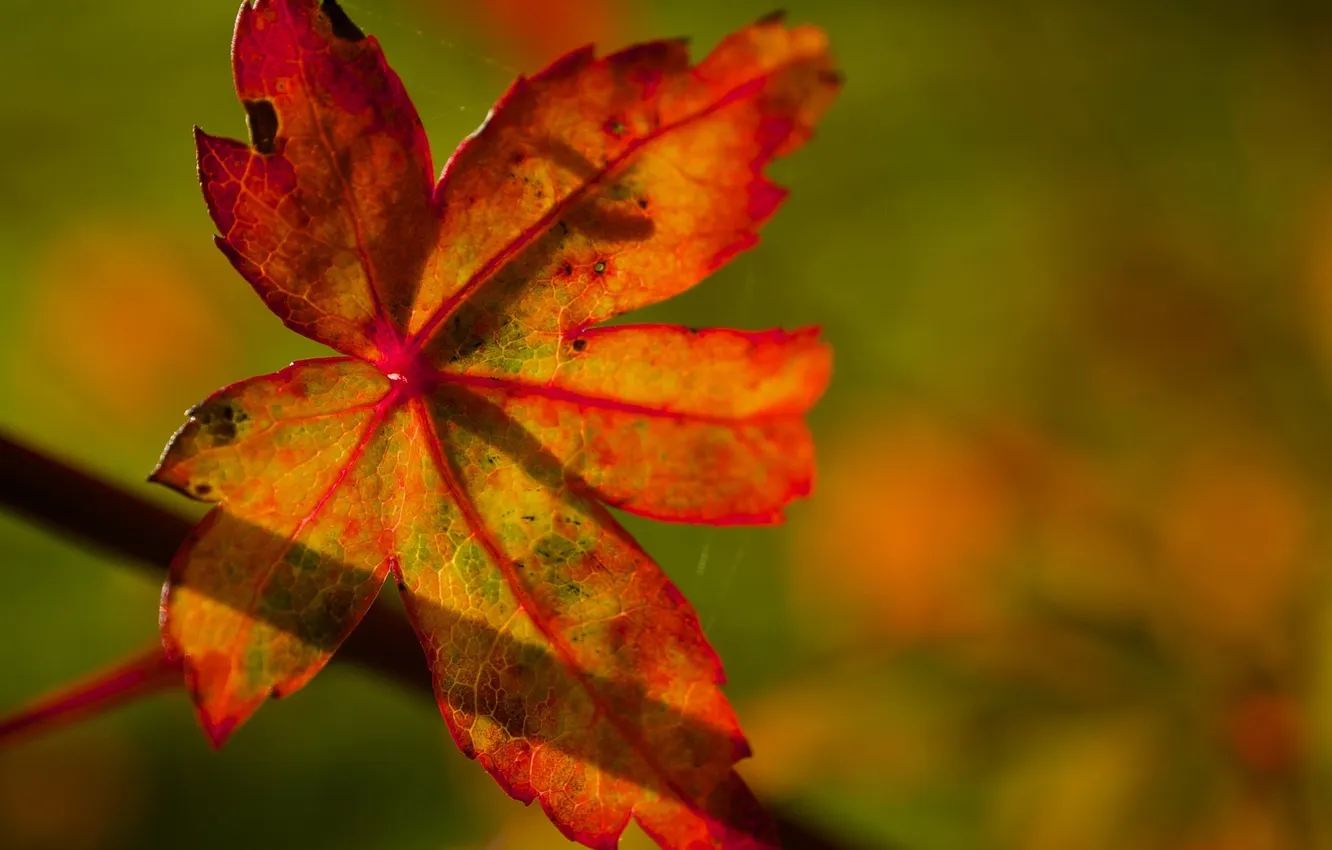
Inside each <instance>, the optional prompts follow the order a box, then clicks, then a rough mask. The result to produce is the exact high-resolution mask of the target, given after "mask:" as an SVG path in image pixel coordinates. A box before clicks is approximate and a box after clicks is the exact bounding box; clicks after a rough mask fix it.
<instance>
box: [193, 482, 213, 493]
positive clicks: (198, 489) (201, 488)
mask: <svg viewBox="0 0 1332 850" xmlns="http://www.w3.org/2000/svg"><path fill="white" fill-rule="evenodd" d="M211 492H213V485H211V484H195V485H194V495H196V496H207V495H208V494H209V493H211Z"/></svg>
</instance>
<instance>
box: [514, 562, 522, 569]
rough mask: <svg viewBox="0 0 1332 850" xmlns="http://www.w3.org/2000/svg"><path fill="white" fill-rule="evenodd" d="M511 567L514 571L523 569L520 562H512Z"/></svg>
mask: <svg viewBox="0 0 1332 850" xmlns="http://www.w3.org/2000/svg"><path fill="white" fill-rule="evenodd" d="M513 566H514V569H518V570H521V569H523V562H522V561H514V562H513Z"/></svg>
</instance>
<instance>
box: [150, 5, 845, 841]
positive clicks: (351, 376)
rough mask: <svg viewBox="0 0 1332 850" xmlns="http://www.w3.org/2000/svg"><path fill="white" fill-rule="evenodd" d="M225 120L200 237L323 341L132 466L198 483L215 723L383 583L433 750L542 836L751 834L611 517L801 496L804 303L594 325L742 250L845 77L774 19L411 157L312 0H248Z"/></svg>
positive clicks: (347, 47) (221, 736)
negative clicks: (452, 749) (777, 163)
mask: <svg viewBox="0 0 1332 850" xmlns="http://www.w3.org/2000/svg"><path fill="white" fill-rule="evenodd" d="M234 65H235V75H236V84H237V89H238V91H239V93H240V97H241V99H242V101H243V102H244V104H245V107H246V112H247V114H248V116H249V124H250V134H251V139H250V142H249V143H248V144H245V143H242V142H238V141H231V140H227V139H218V138H214V137H212V136H208V135H207V134H204V133H202V132H200V133H199V134H198V148H199V171H200V177H201V181H202V184H203V189H204V194H205V197H206V198H207V201H208V206H209V210H210V212H211V213H212V216H213V219H214V221H215V223H216V225H217V227H218V230H219V231H220V234H221V235H220V236H219V237H218V244H219V246H220V247H221V248H222V250H223V252H224V253H225V254H226V255H227V257H228V258H230V260H231V261H232V263H233V264H234V265H235V266H236V268H237V269H238V270H239V271H240V272H241V274H242V275H243V276H244V277H245V278H246V280H248V281H249V282H250V284H251V285H252V286H253V287H254V288H255V289H256V290H257V291H258V293H259V294H260V296H261V297H262V298H263V299H264V301H265V303H267V304H268V306H269V307H270V308H271V309H272V310H273V311H274V312H275V313H277V314H278V316H279V317H281V318H282V320H283V321H284V322H285V323H286V324H287V325H288V326H289V327H290V328H292V329H293V330H296V331H298V332H300V333H302V334H305V335H307V336H309V337H311V338H312V339H315V340H317V341H319V342H322V343H325V344H327V345H329V346H331V347H332V348H334V349H336V350H338V351H339V352H341V353H342V354H343V355H345V356H341V357H331V358H326V359H321V360H311V361H304V362H300V363H295V364H293V365H291V366H290V367H288V368H286V369H284V370H282V371H280V372H277V373H275V374H272V375H267V376H264V377H260V378H254V379H251V380H248V381H242V382H240V383H238V384H235V385H233V386H231V387H228V388H226V389H224V390H222V391H220V392H218V393H216V394H214V395H213V396H212V397H210V398H209V399H207V400H206V401H204V402H203V403H202V404H200V405H199V406H197V407H196V408H194V409H193V410H192V411H191V412H190V415H189V416H190V418H189V421H188V422H187V423H186V425H185V426H184V427H183V428H182V429H181V430H180V432H178V433H177V434H176V436H175V437H174V438H173V440H172V442H171V444H170V445H169V446H168V447H167V450H166V452H165V453H164V455H163V457H162V461H161V463H160V465H159V467H158V469H157V470H156V472H155V473H154V476H153V477H154V480H156V481H159V482H161V483H163V484H166V485H168V486H171V487H174V488H176V489H177V490H179V491H181V492H182V493H185V494H186V495H189V496H191V497H194V498H197V499H201V500H204V501H212V502H217V503H218V505H217V507H216V508H215V509H214V510H213V511H212V512H210V513H209V514H208V515H207V517H205V519H204V520H203V521H202V522H201V523H200V524H199V526H198V527H197V528H196V529H195V531H194V532H193V534H192V535H191V538H190V539H189V540H188V541H187V542H186V544H185V545H184V546H183V547H182V549H181V551H180V552H179V554H178V555H177V557H176V559H175V562H174V563H173V565H172V570H171V575H170V578H169V580H168V583H167V588H166V590H165V592H164V601H163V617H162V623H163V634H164V638H165V641H166V644H167V647H168V650H169V652H170V653H172V655H173V656H179V657H180V658H182V659H183V662H184V667H185V672H186V680H187V682H188V684H189V687H190V689H191V692H192V694H193V697H194V700H195V703H196V705H197V707H198V712H199V715H200V718H201V720H202V722H203V725H204V727H205V728H206V730H207V731H208V732H209V734H210V736H211V737H212V739H213V740H214V741H215V742H216V743H221V742H222V741H223V740H225V738H226V737H227V735H229V734H230V733H231V732H232V731H233V730H234V729H235V728H236V727H237V726H238V725H239V724H241V723H242V722H244V721H245V719H246V718H247V717H248V716H249V715H250V714H251V713H253V712H254V710H255V709H256V708H257V707H258V706H259V705H260V704H261V703H262V702H263V700H264V699H266V698H268V697H269V696H280V695H284V694H288V693H291V692H292V691H294V690H296V689H298V688H300V687H301V686H302V685H304V684H305V683H306V682H307V681H309V680H310V678H311V677H312V676H314V674H315V673H316V672H317V671H318V670H319V669H320V668H321V667H322V666H323V665H324V664H325V663H326V662H327V661H328V659H329V657H330V655H331V654H332V652H333V651H334V650H335V649H336V648H337V646H338V645H339V644H340V643H341V641H342V640H343V639H344V638H346V636H347V635H348V633H349V632H350V631H351V630H352V629H353V628H354V627H355V626H356V624H357V622H358V621H359V620H360V618H361V617H362V616H363V615H364V613H365V611H366V610H367V609H368V608H369V606H370V605H371V603H372V602H373V601H374V599H375V597H376V595H377V594H378V593H379V590H380V588H381V586H382V584H383V582H384V580H385V579H386V577H387V576H389V575H390V574H392V575H393V576H394V578H395V580H396V582H397V584H398V586H399V588H400V590H401V592H402V595H403V597H404V600H405V602H406V605H407V610H408V614H409V615H410V617H411V619H412V621H413V623H414V625H415V627H416V629H417V632H418V634H419V636H420V639H421V643H422V645H423V647H424V648H425V651H426V658H427V661H428V663H429V665H430V667H431V670H432V672H433V675H434V681H435V686H436V693H437V696H438V698H439V704H440V707H441V710H442V712H443V715H444V719H445V720H446V722H447V723H448V725H449V729H450V731H451V732H452V734H453V737H454V739H455V741H456V742H457V744H458V746H459V747H460V748H461V749H462V750H463V752H465V753H466V754H468V755H469V756H473V757H476V758H477V759H479V760H480V761H481V763H482V764H483V765H484V766H485V768H486V769H487V770H488V771H489V772H490V773H491V774H492V775H493V776H494V777H495V778H496V779H497V780H498V781H499V782H500V783H501V785H503V786H504V787H505V789H506V790H507V791H508V792H509V793H510V794H512V795H513V796H514V797H517V798H519V799H521V800H524V801H531V800H533V799H539V800H540V801H541V804H542V806H543V808H544V809H545V810H546V812H547V813H548V815H549V816H550V818H551V820H552V821H553V822H554V823H555V824H556V825H557V826H558V827H559V828H560V829H561V830H562V831H564V833H565V834H566V835H568V836H569V837H570V838H573V839H575V840H577V841H580V842H582V843H584V844H586V845H588V846H591V847H613V846H615V844H616V842H617V840H618V837H619V835H620V833H621V832H622V831H623V829H624V828H625V826H626V824H627V823H628V821H629V819H630V818H631V817H632V818H636V819H637V821H638V822H639V824H640V825H641V826H642V827H643V828H644V829H645V830H646V831H647V832H648V833H649V834H650V835H652V836H653V837H654V838H655V839H656V840H657V841H658V842H659V843H660V844H661V845H662V846H663V847H672V848H695V847H727V848H742V847H771V846H775V839H774V838H773V836H772V834H771V827H770V826H769V825H768V823H767V819H766V816H765V815H764V814H763V812H762V810H761V808H760V807H759V806H758V804H757V803H756V802H755V801H754V799H753V797H752V795H751V794H750V793H749V791H748V789H747V788H746V787H745V786H744V784H743V782H741V780H740V779H739V778H738V777H737V775H736V774H735V773H734V771H733V769H732V765H733V764H734V762H735V761H737V760H738V759H740V758H743V757H744V756H745V755H747V754H748V747H747V744H746V743H745V740H744V737H743V735H742V734H741V731H740V727H739V724H738V722H737V720H736V717H735V714H734V712H733V711H732V709H731V707H730V705H729V704H728V703H727V701H726V699H725V697H724V696H723V694H722V692H721V690H720V685H721V684H722V681H723V676H722V671H721V666H720V663H719V661H718V659H717V657H716V655H715V654H714V653H713V651H712V649H711V648H710V647H709V646H708V644H707V642H706V640H705V639H704V637H703V634H702V631H701V630H700V628H699V623H698V617H697V616H696V614H695V612H694V610H693V608H692V607H691V606H690V605H689V603H688V602H687V601H686V600H685V599H684V598H683V597H682V596H681V595H680V593H679V591H678V590H676V588H675V587H674V586H673V585H672V584H671V583H670V581H669V580H668V579H667V578H666V576H665V575H664V574H663V573H662V571H661V570H660V568H659V567H658V566H657V565H656V564H655V563H653V561H652V560H651V559H650V558H649V557H648V556H647V555H646V554H645V553H644V552H643V551H642V549H640V548H639V547H638V546H637V544H635V543H634V541H633V540H632V539H631V538H630V537H629V536H628V535H627V534H626V533H625V531H624V530H623V529H622V528H621V527H620V526H619V524H618V523H617V522H616V521H615V519H614V518H613V517H612V515H611V514H610V512H609V511H608V510H607V508H606V506H607V505H611V506H615V507H619V508H623V509H624V510H627V511H631V512H634V513H638V514H642V515H644V516H651V517H656V518H659V519H664V520H671V521H683V522H700V523H717V524H722V523H769V522H776V521H778V520H779V519H780V517H781V511H782V508H783V506H784V505H786V504H787V503H788V502H790V501H791V500H792V499H793V498H796V497H798V496H802V495H805V494H806V493H808V491H809V487H810V479H811V475H812V466H813V449H812V445H811V442H810V438H809V434H808V431H807V430H806V427H805V425H804V421H803V416H804V413H805V411H806V410H807V409H808V408H809V407H810V406H811V405H812V404H813V403H814V402H815V400H816V399H817V397H818V396H819V394H820V393H821V392H822V390H823V388H824V386H825V384H826V382H827V379H828V374H829V369H830V354H829V351H828V349H827V348H826V347H825V346H824V345H823V344H822V343H820V342H819V341H818V340H817V334H816V332H815V331H813V330H802V331H796V332H791V333H788V332H783V331H767V332H761V333H749V332H741V331H732V330H720V329H718V330H702V331H694V330H691V329H686V328H679V327H670V326H659V325H640V326H617V327H594V326H595V325H598V324H599V323H602V322H605V321H606V320H608V319H611V318H613V317H615V316H617V315H619V314H621V313H624V312H626V311H628V310H632V309H634V308H637V307H642V306H646V305H648V304H652V303H654V302H657V301H660V300H662V299H665V298H668V297H670V296H671V295H674V294H677V293H679V292H682V291H683V290H685V289H688V288H689V287H691V286H693V285H694V284H696V283H697V282H698V281H700V280H701V279H702V278H703V277H705V276H706V275H707V274H709V273H710V272H711V271H713V270H714V269H716V268H717V267H719V266H720V265H722V264H723V263H725V262H726V261H727V259H729V258H730V257H732V256H733V255H734V254H735V253H736V252H738V251H740V250H743V249H744V248H747V247H749V246H750V245H752V244H754V242H755V241H756V238H757V237H756V236H755V229H756V228H757V227H758V226H759V225H760V224H761V223H762V222H763V221H764V220H765V219H766V218H767V217H768V216H770V215H771V214H772V212H773V211H774V210H775V209H776V207H777V205H778V203H779V202H780V201H781V199H782V197H783V195H784V193H783V191H782V190H780V189H779V188H777V187H776V186H774V185H773V184H772V183H770V182H769V181H768V180H767V179H766V178H765V177H764V176H763V174H762V169H763V166H764V165H765V164H766V163H767V162H768V161H769V160H770V159H772V158H773V157H774V156H777V155H779V154H783V153H786V152H788V151H790V150H792V149H794V148H795V147H797V146H798V145H799V144H801V143H802V142H803V141H804V140H805V139H806V138H807V137H808V136H809V134H810V131H811V127H812V125H813V123H814V121H815V120H816V119H817V118H818V116H819V115H820V114H821V112H822V111H823V109H824V108H826V106H827V105H828V103H829V102H830V100H831V99H832V97H833V95H834V93H835V91H836V89H837V85H838V79H837V76H836V74H835V73H834V72H833V71H832V68H831V60H830V59H829V57H828V53H827V44H826V39H825V37H824V35H823V33H822V32H821V31H819V30H817V29H814V28H812V27H795V28H788V27H786V26H785V25H784V24H783V23H781V22H780V21H779V20H777V19H766V20H764V21H761V22H759V23H756V24H754V25H752V26H750V27H748V28H745V29H743V30H741V31H740V32H738V33H736V34H735V35H732V36H730V37H729V38H727V39H726V40H724V41H723V42H722V43H721V45H719V46H718V47H717V49H716V50H715V51H713V53H712V54H711V55H710V56H709V57H708V58H706V59H705V60H703V62H702V63H700V64H698V65H696V66H692V67H691V66H690V65H689V63H688V59H687V56H686V52H685V49H684V47H683V45H682V44H680V43H678V42H660V43H654V44H647V45H641V46H638V47H634V48H631V49H629V50H626V51H623V52H621V53H617V54H613V55H610V56H607V57H604V58H596V57H595V56H594V55H593V53H592V52H591V51H590V50H582V51H576V52H574V53H572V54H569V55H568V56H566V57H564V58H563V59H561V60H559V61H558V62H556V63H555V64H554V65H552V66H551V67H550V68H548V69H546V70H545V71H543V72H541V73H540V74H538V75H536V76H534V77H532V78H530V79H519V80H518V82H517V83H515V84H514V86H513V87H512V88H511V89H510V90H509V92H508V93H506V94H505V95H504V97H503V98H502V99H501V100H500V102H499V103H498V104H497V105H496V107H495V109H494V110H493V111H492V113H491V115H490V117H489V118H488V119H487V121H486V123H485V125H484V126H483V127H482V128H481V129H480V130H478V131H477V132H476V133H475V134H473V135H472V136H471V137H469V138H468V139H467V140H466V141H464V142H463V144H462V145H461V146H460V147H459V148H458V150H457V151H456V152H455V153H454V155H453V156H452V157H451V158H450V160H449V162H448V164H447V166H446V167H445V168H444V172H443V175H442V177H441V178H440V179H439V181H438V182H437V183H435V182H434V180H433V177H432V174H433V171H432V166H431V160H430V153H429V148H428V146H427V143H426V139H425V135H424V131H423V130H422V127H421V124H420V121H419V119H418V118H417V115H416V112H415V110H414V109H413V107H412V104H411V101H410V100H409V99H408V97H407V95H406V93H405V90H404V89H403V86H402V84H401V82H400V81H399V80H398V78H397V76H396V75H395V74H394V73H393V71H392V70H391V69H390V68H389V67H388V65H387V63H386V62H385V60H384V57H383V54H382V53H381V51H380V48H379V45H378V43H377V42H376V41H375V39H373V38H370V37H367V36H365V35H364V34H363V33H361V31H360V30H359V29H357V28H356V26H355V25H354V24H353V23H352V22H351V21H350V20H348V19H347V17H346V15H345V13H343V11H342V10H341V9H340V8H339V7H338V6H337V4H336V3H334V2H330V0H325V2H322V3H317V2H315V0H256V2H253V3H248V4H246V5H244V6H242V8H241V12H240V17H239V19H238V21H237V26H236V37H235V42H234Z"/></svg>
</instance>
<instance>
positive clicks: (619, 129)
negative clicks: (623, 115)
mask: <svg viewBox="0 0 1332 850" xmlns="http://www.w3.org/2000/svg"><path fill="white" fill-rule="evenodd" d="M605 128H606V132H607V133H610V134H611V135H612V136H619V135H621V134H622V133H624V122H623V121H621V120H620V119H619V118H611V119H609V120H607V121H606V124H605Z"/></svg>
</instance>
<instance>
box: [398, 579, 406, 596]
mask: <svg viewBox="0 0 1332 850" xmlns="http://www.w3.org/2000/svg"><path fill="white" fill-rule="evenodd" d="M398 590H399V592H401V593H406V592H407V582H405V581H403V580H402V579H398Z"/></svg>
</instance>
